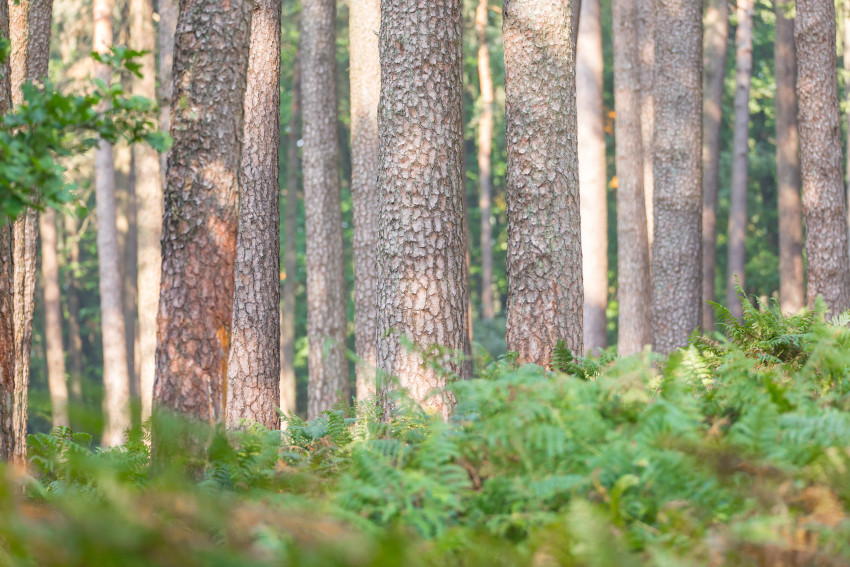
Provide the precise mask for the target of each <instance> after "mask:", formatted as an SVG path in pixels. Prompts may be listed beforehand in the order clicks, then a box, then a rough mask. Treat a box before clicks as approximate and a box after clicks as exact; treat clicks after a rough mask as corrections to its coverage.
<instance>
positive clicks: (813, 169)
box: [794, 0, 850, 314]
mask: <svg viewBox="0 0 850 567" xmlns="http://www.w3.org/2000/svg"><path fill="white" fill-rule="evenodd" d="M796 5H797V18H796V20H795V22H794V39H795V43H796V46H797V101H798V105H799V109H798V117H799V121H800V157H801V165H802V168H801V170H802V181H803V214H804V215H805V220H806V259H807V261H808V274H809V284H808V289H807V298H806V300H807V302H808V304H809V306H811V305H812V304H814V302H815V299H816V298H817V296H818V295H821V296H823V298H824V300H825V301H826V304H827V306H828V307H829V309H830V311H831V312H832V313H833V314H838V313H841V312H842V311H844V310H845V309H848V308H850V263H848V261H847V218H846V210H847V209H846V204H845V202H844V176H843V170H842V162H843V158H842V151H841V113H840V110H839V108H838V77H837V75H836V72H837V71H836V65H837V61H836V46H835V41H836V38H835V34H836V31H835V4H834V3H833V2H832V1H831V0H798V1H797V4H796Z"/></svg>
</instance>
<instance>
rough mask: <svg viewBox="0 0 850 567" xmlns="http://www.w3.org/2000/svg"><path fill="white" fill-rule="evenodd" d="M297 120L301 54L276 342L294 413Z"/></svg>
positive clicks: (285, 396) (283, 391)
mask: <svg viewBox="0 0 850 567" xmlns="http://www.w3.org/2000/svg"><path fill="white" fill-rule="evenodd" d="M300 118H301V53H300V51H299V52H298V53H297V54H296V56H295V70H294V72H293V76H292V107H291V116H290V118H289V136H288V138H287V147H286V210H285V212H284V214H285V217H284V226H283V231H284V233H283V244H284V250H283V271H284V274H285V279H284V280H283V310H282V311H281V318H282V319H281V328H280V341H281V353H282V358H283V360H282V361H281V366H280V409H281V410H283V411H284V412H286V413H290V412H292V413H294V412H295V408H296V398H295V389H296V383H295V313H296V310H297V308H296V305H295V291H296V290H295V288H296V285H297V283H298V280H297V279H296V278H297V276H298V247H297V244H298V241H297V236H296V232H297V226H296V225H297V221H298V170H299V168H300V166H301V163H300V160H299V159H298V140H300V139H301V133H300V128H299V126H300Z"/></svg>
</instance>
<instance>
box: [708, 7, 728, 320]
mask: <svg viewBox="0 0 850 567" xmlns="http://www.w3.org/2000/svg"><path fill="white" fill-rule="evenodd" d="M704 21H705V34H704V37H703V48H704V50H705V52H704V53H703V86H704V90H703V96H702V128H703V139H702V328H703V330H704V331H713V330H714V308H713V307H712V306H711V305H710V304H709V303H708V302H709V301H714V300H715V295H714V272H715V268H716V265H717V264H716V259H717V187H718V183H719V181H718V177H719V172H720V126H721V124H722V114H723V84H724V79H725V78H726V41H727V39H728V37H729V6H728V3H727V0H710V1H709V2H708V5H707V6H706V8H705V19H704Z"/></svg>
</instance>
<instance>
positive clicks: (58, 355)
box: [40, 209, 69, 427]
mask: <svg viewBox="0 0 850 567" xmlns="http://www.w3.org/2000/svg"><path fill="white" fill-rule="evenodd" d="M40 228H41V276H42V278H43V280H44V339H45V343H46V346H47V349H46V350H47V384H48V388H49V391H50V405H51V408H52V413H51V416H52V420H53V425H54V426H56V425H63V426H65V427H67V426H68V425H69V423H68V385H67V383H66V381H65V350H64V349H63V348H62V303H61V301H60V294H59V255H58V250H57V248H58V246H57V237H56V212H55V211H54V210H53V209H48V210H46V211H45V212H44V213H43V214H42V215H41V219H40Z"/></svg>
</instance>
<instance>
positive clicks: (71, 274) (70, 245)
mask: <svg viewBox="0 0 850 567" xmlns="http://www.w3.org/2000/svg"><path fill="white" fill-rule="evenodd" d="M77 231H78V229H77V219H76V217H75V216H74V215H73V214H72V213H65V246H66V248H67V253H68V260H69V263H70V266H69V268H68V270H67V272H66V274H65V295H66V297H67V299H68V363H69V364H68V366H69V368H68V370H69V375H70V376H69V377H70V386H71V396H72V397H73V399H74V400H75V401H77V402H80V401H82V399H83V338H82V330H81V329H80V295H79V294H80V291H79V288H78V284H77V278H76V275H75V272H76V270H77V269H78V268H79V265H80V242H79V239H80V235H79V234H77Z"/></svg>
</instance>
